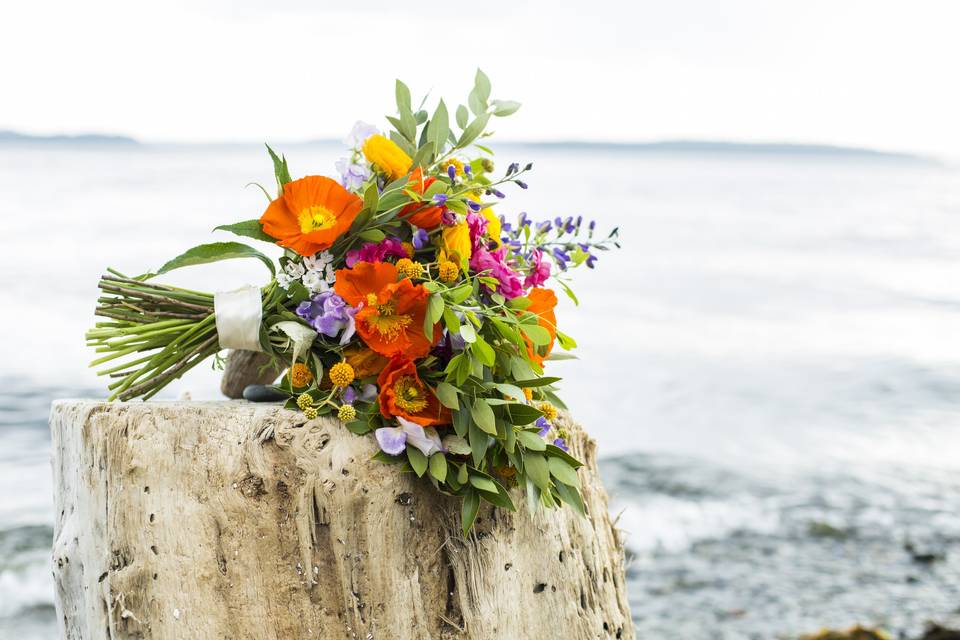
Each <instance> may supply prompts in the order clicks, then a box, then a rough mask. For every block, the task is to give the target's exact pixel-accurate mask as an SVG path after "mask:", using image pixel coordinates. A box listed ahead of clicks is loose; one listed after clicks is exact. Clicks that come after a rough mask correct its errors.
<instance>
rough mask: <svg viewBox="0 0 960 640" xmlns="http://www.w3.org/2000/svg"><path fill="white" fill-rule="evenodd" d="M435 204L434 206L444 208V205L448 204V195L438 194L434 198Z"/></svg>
mask: <svg viewBox="0 0 960 640" xmlns="http://www.w3.org/2000/svg"><path fill="white" fill-rule="evenodd" d="M433 203H434V204H437V205H440V206H441V207H442V206H443V205H445V204H447V194H445V193H438V194H436V195H434V196H433Z"/></svg>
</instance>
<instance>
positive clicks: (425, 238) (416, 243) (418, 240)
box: [413, 229, 430, 249]
mask: <svg viewBox="0 0 960 640" xmlns="http://www.w3.org/2000/svg"><path fill="white" fill-rule="evenodd" d="M429 242H430V236H429V235H428V234H427V232H426V231H424V230H423V229H417V232H416V233H415V234H413V248H414V249H423V248H424V247H425V246H427V243H429Z"/></svg>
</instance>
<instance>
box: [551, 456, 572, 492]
mask: <svg viewBox="0 0 960 640" xmlns="http://www.w3.org/2000/svg"><path fill="white" fill-rule="evenodd" d="M547 464H548V465H549V467H550V474H551V475H553V477H554V478H556V479H557V480H559V481H560V482H562V483H563V484H568V485H570V486H571V487H577V488H578V489H579V488H580V478H579V477H578V476H577V472H576V471H574V470H573V468H572V467H571V466H570V465H568V464H567V463H566V462H564V461H563V460H562V459H561V458H557V457H554V456H550V457H549V458H548V459H547Z"/></svg>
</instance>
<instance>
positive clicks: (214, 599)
mask: <svg viewBox="0 0 960 640" xmlns="http://www.w3.org/2000/svg"><path fill="white" fill-rule="evenodd" d="M568 426H569V428H570V429H571V430H572V431H573V436H572V438H571V440H572V449H573V451H572V452H573V453H574V454H575V455H577V456H579V457H580V458H581V459H583V460H585V461H586V463H587V466H586V468H585V469H583V470H582V471H581V474H582V480H583V485H584V490H583V494H584V502H585V504H586V508H587V511H588V513H589V517H588V518H580V517H579V516H578V515H576V514H575V513H574V512H573V511H571V510H569V509H564V510H561V511H555V512H547V513H543V512H541V513H539V514H537V515H535V516H533V517H531V516H530V515H528V514H527V513H526V511H525V510H522V511H521V512H519V513H517V514H511V513H506V512H495V511H493V510H492V509H490V508H489V507H486V506H485V507H483V508H482V510H481V513H480V517H479V518H478V521H477V525H476V529H475V532H474V533H473V534H471V536H470V537H469V538H467V539H464V538H463V537H462V536H461V534H460V533H459V530H458V529H459V522H458V521H459V508H458V505H457V503H456V502H454V501H453V500H452V499H450V498H446V497H443V496H440V495H439V494H437V493H436V492H435V491H434V490H433V488H432V487H430V486H429V485H428V483H427V482H426V481H425V480H418V479H417V478H415V477H414V476H412V475H411V474H402V473H400V472H398V471H397V469H396V468H395V467H392V466H389V465H383V464H380V463H377V462H374V461H371V460H370V456H371V455H372V454H373V453H374V452H375V446H376V445H375V442H374V439H373V438H370V437H358V436H354V435H353V434H351V433H349V432H348V431H347V430H346V429H344V428H343V427H341V426H340V425H339V424H338V423H337V422H336V421H334V420H331V419H324V418H320V419H318V420H313V421H310V422H305V420H304V418H303V416H302V415H301V414H298V413H296V412H291V411H286V410H283V409H281V408H279V406H277V405H256V404H249V403H246V402H242V401H240V402H218V403H199V402H176V403H157V402H150V403H129V404H125V403H114V404H106V403H102V402H91V401H60V402H57V403H55V404H54V406H53V410H52V414H51V430H52V433H53V445H54V475H55V487H56V489H55V492H56V496H55V498H56V509H57V523H56V532H55V542H54V550H53V561H54V562H53V566H54V574H55V579H56V606H57V613H58V617H59V619H60V624H61V627H62V637H63V638H67V639H71V640H72V639H81V638H82V639H84V640H95V639H99V638H111V639H128V638H148V639H149V638H156V639H163V640H173V639H177V640H184V639H194V638H196V639H200V640H212V639H217V640H219V639H231V640H233V639H240V638H256V639H261V638H263V639H277V640H281V639H282V640H289V639H292V638H322V639H327V638H338V639H340V638H345V639H354V638H357V639H362V640H372V639H383V640H423V639H425V638H462V639H471V640H480V639H483V640H504V639H526V638H633V627H632V624H631V621H630V614H629V609H628V604H627V597H626V592H625V584H624V573H623V547H622V544H621V541H620V539H619V537H618V533H617V531H616V530H615V528H614V526H613V525H612V524H611V521H610V518H609V515H608V511H607V498H606V495H605V493H604V491H603V488H602V486H601V484H600V480H599V478H598V477H597V475H596V447H595V444H594V443H593V441H592V440H590V439H589V438H587V437H585V436H584V435H583V433H582V432H581V431H580V430H579V429H578V428H576V427H575V425H572V424H571V425H568ZM516 501H517V502H518V503H521V502H522V497H521V496H519V495H517V496H516Z"/></svg>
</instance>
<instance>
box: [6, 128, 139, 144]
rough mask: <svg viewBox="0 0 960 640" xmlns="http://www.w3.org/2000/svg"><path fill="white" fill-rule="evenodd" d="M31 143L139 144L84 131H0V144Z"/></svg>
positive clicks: (124, 137)
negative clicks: (39, 133)
mask: <svg viewBox="0 0 960 640" xmlns="http://www.w3.org/2000/svg"><path fill="white" fill-rule="evenodd" d="M33 144H44V145H46V144H54V145H123V146H133V145H138V144H140V143H139V142H137V141H136V140H134V139H133V138H130V137H128V136H112V135H101V134H97V133H85V134H80V135H75V136H68V135H53V136H34V135H28V134H25V133H18V132H16V131H0V145H33Z"/></svg>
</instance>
